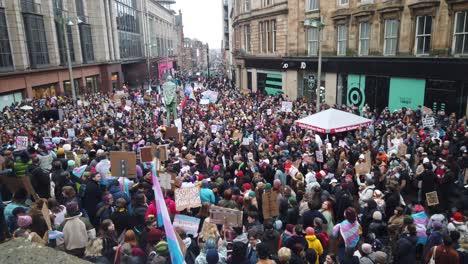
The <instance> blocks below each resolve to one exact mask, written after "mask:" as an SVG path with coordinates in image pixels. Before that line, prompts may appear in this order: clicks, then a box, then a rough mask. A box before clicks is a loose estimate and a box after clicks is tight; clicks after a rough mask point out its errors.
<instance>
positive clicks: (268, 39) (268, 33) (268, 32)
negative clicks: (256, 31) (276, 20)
mask: <svg viewBox="0 0 468 264" xmlns="http://www.w3.org/2000/svg"><path fill="white" fill-rule="evenodd" d="M264 24H265V32H266V52H271V28H270V21H265V22H264Z"/></svg>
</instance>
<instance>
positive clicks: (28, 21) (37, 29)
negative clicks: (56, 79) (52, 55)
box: [23, 13, 49, 68]
mask: <svg viewBox="0 0 468 264" xmlns="http://www.w3.org/2000/svg"><path fill="white" fill-rule="evenodd" d="M23 20H24V28H25V31H26V41H27V44H28V52H29V61H30V64H31V68H38V67H40V66H43V65H47V64H49V49H48V47H47V38H46V31H45V28H44V19H43V17H42V16H41V15H36V14H30V13H23Z"/></svg>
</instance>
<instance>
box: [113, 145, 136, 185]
mask: <svg viewBox="0 0 468 264" xmlns="http://www.w3.org/2000/svg"><path fill="white" fill-rule="evenodd" d="M110 162H111V172H112V175H113V176H118V177H127V178H132V179H133V178H136V176H137V175H136V154H135V152H126V151H111V152H110Z"/></svg>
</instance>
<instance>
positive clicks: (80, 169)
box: [72, 165, 88, 178]
mask: <svg viewBox="0 0 468 264" xmlns="http://www.w3.org/2000/svg"><path fill="white" fill-rule="evenodd" d="M87 167H88V165H83V166H81V167H78V168H74V169H73V171H72V174H73V176H75V177H78V178H81V176H83V174H84V173H85V171H86V168H87Z"/></svg>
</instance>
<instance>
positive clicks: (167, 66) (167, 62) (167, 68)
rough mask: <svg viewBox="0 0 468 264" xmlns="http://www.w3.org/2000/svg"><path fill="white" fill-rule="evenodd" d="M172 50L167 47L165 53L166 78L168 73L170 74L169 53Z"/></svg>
mask: <svg viewBox="0 0 468 264" xmlns="http://www.w3.org/2000/svg"><path fill="white" fill-rule="evenodd" d="M172 51H173V50H172V49H167V55H166V71H167V73H166V78H167V76H168V75H171V73H170V71H169V55H170V53H172Z"/></svg>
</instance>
